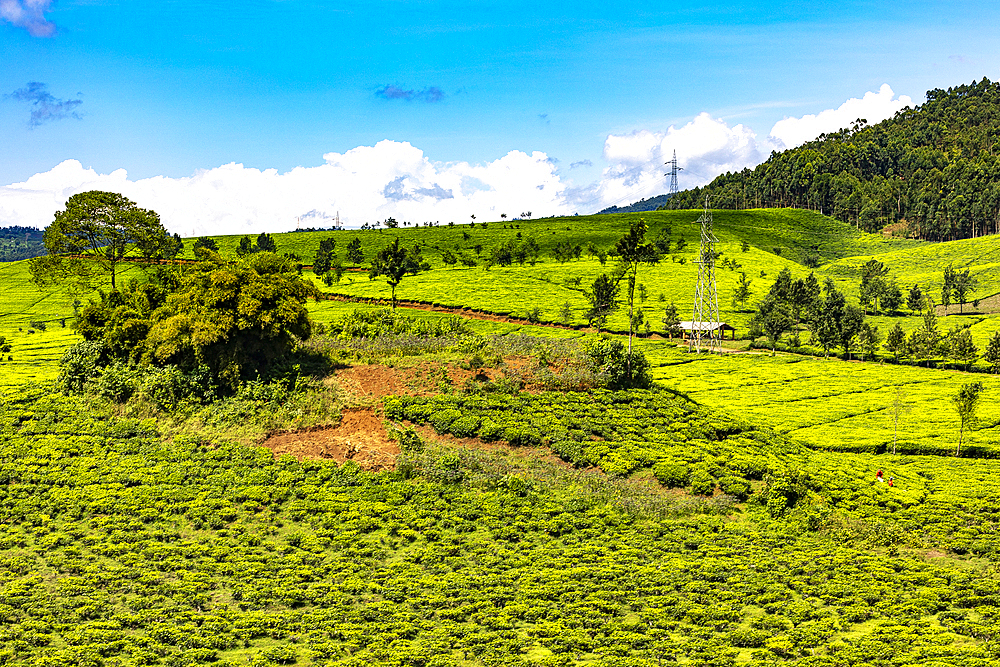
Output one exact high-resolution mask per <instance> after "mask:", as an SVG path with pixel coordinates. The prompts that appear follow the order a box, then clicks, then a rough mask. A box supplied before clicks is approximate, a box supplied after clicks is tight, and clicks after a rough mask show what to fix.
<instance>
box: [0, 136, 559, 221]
mask: <svg viewBox="0 0 1000 667" xmlns="http://www.w3.org/2000/svg"><path fill="white" fill-rule="evenodd" d="M323 157H324V159H325V161H326V163H325V164H323V165H321V166H318V167H297V168H295V169H292V170H291V171H289V172H287V173H284V174H279V173H278V172H277V171H276V170H274V169H267V170H264V171H260V170H257V169H249V168H246V167H244V166H243V165H240V164H227V165H223V166H221V167H216V168H214V169H209V170H207V171H199V172H197V173H196V174H194V175H193V176H190V177H186V178H167V177H164V176H157V177H154V178H145V179H139V180H135V181H133V180H129V178H128V174H127V173H126V172H125V171H124V170H121V169H119V170H117V171H114V172H112V173H110V174H99V173H97V172H96V171H94V170H93V169H85V168H84V167H83V165H81V164H80V163H79V162H78V161H76V160H66V161H65V162H62V163H61V164H59V165H58V166H56V167H55V168H53V169H51V170H50V171H47V172H43V173H40V174H36V175H35V176H32V177H31V178H29V179H28V180H27V181H25V182H23V183H15V184H12V185H8V186H5V187H0V225H4V224H22V225H36V226H44V225H47V224H48V223H49V222H50V221H51V220H52V216H53V214H54V213H55V212H56V211H57V210H59V209H60V208H62V206H63V204H64V203H65V201H66V199H67V198H69V197H70V196H71V195H73V194H75V193H78V192H86V191H87V190H109V191H114V192H120V193H121V194H123V195H125V196H126V197H128V198H130V199H132V200H133V201H135V202H136V203H137V204H139V205H140V206H142V207H144V208H150V209H153V210H155V211H156V212H158V213H159V214H160V217H161V219H162V220H163V222H164V225H166V227H167V228H168V229H169V230H170V231H172V232H174V231H175V232H179V233H180V234H182V235H185V236H186V235H189V234H191V233H192V232H194V233H195V234H196V235H197V234H244V233H258V232H261V231H269V232H273V231H285V230H288V229H294V228H295V225H296V220H295V219H296V217H297V216H302V218H303V226H327V225H329V224H330V222H329V219H330V218H332V217H333V216H334V215H336V213H337V212H339V213H340V218H341V220H342V221H345V222H346V223H347V224H348V225H349V226H359V225H361V224H362V223H364V222H374V221H376V220H384V219H385V218H388V217H390V216H391V217H394V218H396V219H397V220H406V221H409V222H415V223H420V222H424V221H428V220H433V221H442V222H446V221H452V220H454V221H456V222H465V221H467V220H469V219H470V215H472V214H475V215H476V218H477V219H479V220H495V219H499V217H500V214H501V213H507V215H508V216H510V217H514V216H516V215H518V214H519V213H520V212H521V211H529V210H530V211H532V212H533V213H534V214H535V216H538V215H550V214H559V213H568V212H571V211H570V210H569V209H568V208H567V206H566V204H565V203H564V202H563V192H564V190H565V188H566V185H565V184H564V183H563V182H562V181H561V180H560V178H559V176H558V175H557V174H556V167H555V165H554V164H553V162H552V161H551V160H550V159H549V157H548V156H547V155H546V154H545V153H539V152H535V153H532V154H531V155H528V154H527V153H523V152H521V151H511V152H510V153H508V154H507V155H505V156H503V157H502V158H500V159H498V160H494V161H493V162H490V163H487V164H485V165H470V164H469V163H466V162H457V163H437V162H432V161H431V160H429V159H427V157H425V156H424V154H423V152H422V151H421V150H419V149H417V148H415V147H413V146H411V145H410V144H408V143H400V142H394V141H381V142H379V143H378V144H376V145H375V146H360V147H358V148H354V149H352V150H349V151H347V152H346V153H343V154H341V153H327V154H326V155H324V156H323Z"/></svg>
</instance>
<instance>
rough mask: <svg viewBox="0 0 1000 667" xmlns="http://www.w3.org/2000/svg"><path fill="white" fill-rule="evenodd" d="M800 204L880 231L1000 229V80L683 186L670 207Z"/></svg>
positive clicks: (970, 233) (936, 93)
mask: <svg viewBox="0 0 1000 667" xmlns="http://www.w3.org/2000/svg"><path fill="white" fill-rule="evenodd" d="M706 195H709V196H711V203H712V206H713V207H715V208H727V209H742V208H755V207H761V206H765V207H783V206H795V207H802V208H809V209H814V210H818V211H822V212H824V213H827V214H829V215H831V216H833V217H834V218H837V219H838V220H842V221H844V222H848V223H851V224H854V225H857V226H858V227H859V228H861V229H864V230H867V231H871V232H875V231H878V230H881V229H883V228H886V227H889V228H892V229H894V230H896V231H897V232H900V233H905V234H908V235H911V236H913V237H915V238H922V239H928V240H953V239H960V238H969V237H976V236H981V235H984V234H994V233H997V232H998V231H1000V84H998V83H994V82H991V81H990V80H988V79H985V78H984V79H983V80H982V81H979V82H974V83H971V84H967V85H962V86H957V87H954V88H949V89H947V90H940V89H936V90H931V91H928V93H927V101H926V102H925V103H924V104H922V105H920V106H917V107H916V108H907V109H904V110H903V111H901V112H899V113H898V114H896V116H895V117H894V118H891V119H888V120H885V121H883V122H881V123H878V124H877V125H873V126H867V125H864V124H860V125H858V124H855V125H854V126H852V127H851V128H845V129H842V130H840V131H838V132H834V133H831V134H827V135H821V136H820V137H819V138H818V139H817V140H815V141H811V142H808V143H806V144H804V145H802V146H799V147H798V148H794V149H791V150H787V151H782V152H780V153H776V154H773V155H772V156H771V157H770V158H769V159H768V160H767V161H765V162H764V163H763V164H761V165H759V166H757V167H756V168H754V169H753V170H750V169H744V170H743V171H741V172H738V173H726V174H723V175H721V176H719V177H718V178H716V179H715V180H714V181H712V182H711V183H710V184H709V185H707V186H705V187H704V188H695V189H693V190H686V191H684V192H680V193H678V194H677V195H676V196H675V197H674V198H673V199H671V201H670V202H669V203H668V204H667V207H668V208H676V209H684V208H692V207H696V206H698V205H699V203H701V202H702V201H703V200H704V197H705V196H706Z"/></svg>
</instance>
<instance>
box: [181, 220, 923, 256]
mask: <svg viewBox="0 0 1000 667" xmlns="http://www.w3.org/2000/svg"><path fill="white" fill-rule="evenodd" d="M700 215H701V211H649V212H646V213H622V214H612V215H583V216H572V217H565V218H542V219H540V220H517V221H513V222H506V223H503V222H489V223H487V228H486V229H483V225H482V224H477V225H475V227H470V226H469V225H465V224H461V225H455V226H453V227H449V226H448V225H447V224H445V225H442V226H439V227H400V228H397V229H378V230H369V231H358V230H343V231H335V232H288V233H283V234H273V235H272V236H273V238H274V241H275V243H276V244H277V247H278V252H280V253H284V252H288V253H294V254H296V255H298V256H299V257H300V258H302V260H303V261H304V262H305V263H307V264H309V263H311V262H312V258H313V256H314V255H315V253H316V249H317V247H318V246H319V242H320V239H323V238H328V237H329V238H333V239H335V240H336V241H337V254H338V255H339V256H341V257H343V255H344V252H345V248H346V246H347V244H348V242H349V241H350V240H351V239H353V238H355V237H357V238H359V239H361V247H362V250H363V252H364V253H365V257H366V258H367V259H369V260H370V259H371V257H372V256H373V255H374V253H375V252H377V251H378V249H380V248H382V247H384V246H386V245H388V244H389V243H390V241H391V240H392V238H393V237H395V236H398V237H399V238H400V242H401V243H402V244H403V245H405V246H407V247H410V246H412V245H414V244H415V243H418V242H419V243H420V244H421V245H422V246H424V251H423V252H424V256H425V258H426V259H428V260H429V261H430V262H431V263H432V264H434V265H439V264H442V262H441V251H442V250H444V249H446V248H447V249H452V250H456V249H465V250H470V251H471V249H472V248H474V246H476V245H477V244H478V245H482V247H483V249H484V250H488V249H489V248H491V247H493V246H494V245H496V244H498V243H501V242H503V241H507V240H516V239H517V238H518V237H517V235H518V234H519V233H520V234H521V236H522V237H527V236H532V237H534V238H535V239H536V240H537V241H538V244H539V246H541V248H542V252H543V253H544V254H548V252H550V251H551V249H552V248H553V247H554V246H555V244H556V243H559V242H563V241H569V242H571V243H573V244H581V245H583V246H584V247H586V244H587V243H594V244H595V245H596V246H597V247H598V248H603V249H608V248H610V247H611V246H613V245H614V244H615V242H617V241H618V239H619V238H621V236H622V234H624V233H625V232H626V231H627V230H628V228H629V225H631V224H632V223H633V222H634V221H636V220H639V219H640V218H642V219H644V220H646V222H647V224H648V225H649V238H650V239H653V238H656V237H657V236H658V235H659V234H660V233H661V232H665V231H667V230H669V236H670V237H671V239H673V241H675V242H676V241H677V240H678V239H680V238H683V239H685V240H686V241H687V242H688V244H689V247H690V244H695V245H696V244H697V242H698V239H699V227H698V225H697V220H698V218H699V216H700ZM713 220H714V228H715V234H716V236H717V237H718V238H719V240H720V241H722V242H724V243H738V242H740V241H744V240H745V241H747V242H748V243H749V244H750V245H752V246H755V247H757V248H760V249H762V250H766V251H768V252H773V251H774V249H775V248H778V249H779V250H780V252H781V253H782V256H785V257H788V258H789V259H792V260H793V261H798V260H800V259H801V258H802V257H803V256H804V254H805V253H806V252H807V251H809V250H811V249H812V248H814V247H815V248H816V252H817V253H818V254H819V256H820V257H821V258H822V259H823V260H825V261H831V260H835V259H839V258H842V257H849V256H855V255H864V254H876V253H883V252H888V251H890V250H898V249H906V248H914V247H919V246H923V245H927V244H924V243H922V242H919V241H909V240H900V239H887V238H883V237H882V236H878V235H874V234H866V233H864V232H859V231H857V230H855V229H854V228H853V227H851V226H850V225H847V224H844V223H842V222H840V221H837V220H834V219H833V218H829V217H826V216H823V215H820V214H819V213H815V212H812V211H803V210H800V209H758V210H749V211H713ZM464 234H468V235H469V239H465V238H464V237H463V235H464ZM212 238H214V239H215V241H216V242H217V243H218V244H219V250H220V252H222V253H223V254H225V253H235V251H236V247H237V245H238V244H239V241H240V239H241V238H242V235H232V236H215V237H212ZM193 245H194V239H186V240H185V247H184V256H185V257H193V256H194V254H193V250H192V248H193Z"/></svg>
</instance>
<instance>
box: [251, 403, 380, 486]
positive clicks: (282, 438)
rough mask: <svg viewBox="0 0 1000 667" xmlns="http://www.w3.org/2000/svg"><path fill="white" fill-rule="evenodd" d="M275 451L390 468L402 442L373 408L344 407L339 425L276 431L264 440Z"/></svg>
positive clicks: (302, 456)
mask: <svg viewBox="0 0 1000 667" xmlns="http://www.w3.org/2000/svg"><path fill="white" fill-rule="evenodd" d="M263 446H264V447H267V448H268V449H270V450H271V451H272V452H274V455H275V456H276V457H277V456H281V455H282V454H291V455H292V456H294V457H295V458H297V459H300V460H301V459H325V460H331V461H336V462H337V463H344V462H346V461H354V462H355V463H357V464H358V465H359V466H361V467H362V468H364V469H365V470H373V471H380V470H391V469H392V468H393V467H395V465H396V457H397V456H399V446H398V445H397V444H396V441H394V440H392V439H390V438H389V436H388V434H387V433H386V430H385V427H384V426H383V425H382V420H381V419H380V418H379V417H378V416H377V415H376V414H375V412H374V410H372V409H370V408H360V409H347V410H344V412H343V415H342V417H341V420H340V423H339V424H337V425H336V426H329V427H321V428H314V429H306V430H303V431H293V432H290V433H275V434H273V435H271V436H270V437H269V438H268V439H267V440H265V441H264V443H263Z"/></svg>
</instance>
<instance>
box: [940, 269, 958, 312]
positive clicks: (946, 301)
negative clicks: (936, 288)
mask: <svg viewBox="0 0 1000 667" xmlns="http://www.w3.org/2000/svg"><path fill="white" fill-rule="evenodd" d="M953 264H954V262H952V263H951V264H948V266H946V267H945V269H944V277H943V280H942V283H941V305H942V306H944V307H945V313H946V314H947V311H948V306H950V305H951V295H952V294H954V292H955V267H954V266H953Z"/></svg>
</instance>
